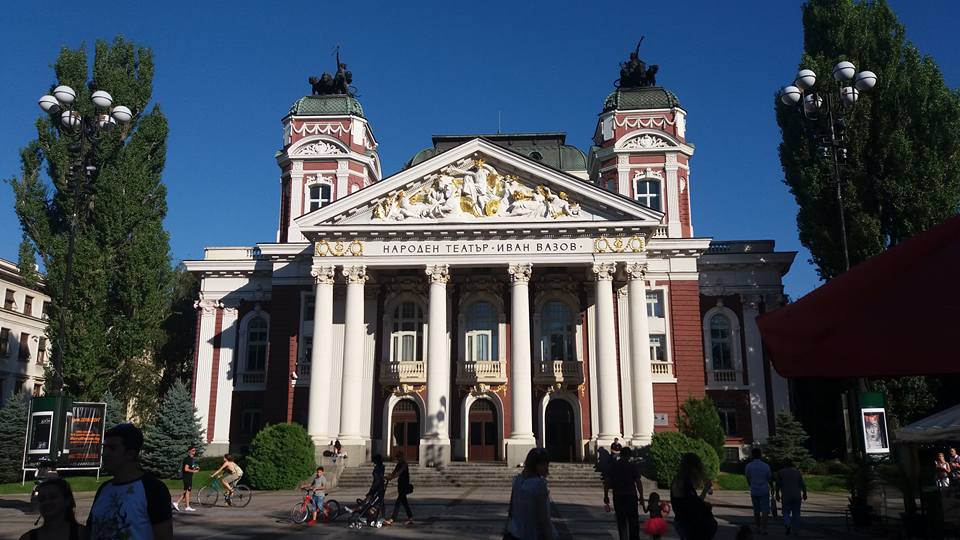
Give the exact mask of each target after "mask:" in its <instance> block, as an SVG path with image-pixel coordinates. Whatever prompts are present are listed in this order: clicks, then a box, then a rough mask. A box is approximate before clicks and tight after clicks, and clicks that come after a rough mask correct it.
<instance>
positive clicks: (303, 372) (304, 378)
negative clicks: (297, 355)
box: [297, 362, 310, 384]
mask: <svg viewBox="0 0 960 540" xmlns="http://www.w3.org/2000/svg"><path fill="white" fill-rule="evenodd" d="M297 382H298V383H299V384H307V383H309V382H310V364H301V363H300V362H297Z"/></svg>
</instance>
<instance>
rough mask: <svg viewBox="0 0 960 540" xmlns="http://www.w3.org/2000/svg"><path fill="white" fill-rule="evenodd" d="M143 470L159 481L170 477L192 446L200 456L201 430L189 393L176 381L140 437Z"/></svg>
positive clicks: (201, 445) (175, 473)
mask: <svg viewBox="0 0 960 540" xmlns="http://www.w3.org/2000/svg"><path fill="white" fill-rule="evenodd" d="M143 439H144V440H143V453H142V454H141V455H142V460H141V462H142V463H143V467H144V468H145V469H147V470H148V471H150V472H152V473H153V474H155V475H157V476H159V477H161V478H172V477H174V476H176V475H177V472H178V470H179V469H180V462H181V460H182V459H183V456H184V455H186V453H187V449H188V448H189V447H191V446H195V447H196V448H197V453H198V454H201V453H203V447H204V443H203V430H202V429H200V419H199V418H198V417H197V409H196V408H195V407H194V406H193V399H192V398H191V397H190V390H189V389H187V386H186V385H185V384H183V382H182V381H177V382H176V383H174V385H173V386H172V387H171V388H170V391H169V392H167V395H166V396H165V397H164V398H163V402H161V403H160V408H159V409H158V410H157V414H156V417H155V418H154V420H153V422H151V423H150V424H149V425H147V427H146V430H145V433H144V437H143Z"/></svg>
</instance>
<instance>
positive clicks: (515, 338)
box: [506, 263, 537, 466]
mask: <svg viewBox="0 0 960 540" xmlns="http://www.w3.org/2000/svg"><path fill="white" fill-rule="evenodd" d="M507 272H509V273H510V300H511V302H510V304H511V313H510V382H509V384H508V386H509V388H510V401H511V406H512V411H511V413H512V414H511V425H512V431H511V433H510V439H509V440H508V441H506V443H507V465H508V466H513V465H516V464H519V463H522V462H523V460H524V458H525V457H526V455H527V452H528V451H529V450H530V449H531V448H533V447H534V446H536V445H537V441H536V439H534V437H533V389H532V388H531V386H532V384H533V377H532V375H531V369H530V364H531V358H530V275H531V273H532V272H533V265H532V264H530V263H521V264H511V265H510V266H509V267H508V268H507Z"/></svg>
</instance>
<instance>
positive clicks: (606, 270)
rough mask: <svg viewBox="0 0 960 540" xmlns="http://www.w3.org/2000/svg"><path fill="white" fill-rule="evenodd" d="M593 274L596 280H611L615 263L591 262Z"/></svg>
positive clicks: (615, 266) (614, 271) (615, 269)
mask: <svg viewBox="0 0 960 540" xmlns="http://www.w3.org/2000/svg"><path fill="white" fill-rule="evenodd" d="M592 270H593V274H594V278H595V279H596V280H597V281H613V274H615V273H616V271H617V263H612V262H602V263H593V268H592Z"/></svg>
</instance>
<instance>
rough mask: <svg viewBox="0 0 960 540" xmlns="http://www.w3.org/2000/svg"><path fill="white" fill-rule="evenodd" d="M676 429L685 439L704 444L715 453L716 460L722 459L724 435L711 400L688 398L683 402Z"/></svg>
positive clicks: (718, 414)
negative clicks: (700, 441)
mask: <svg viewBox="0 0 960 540" xmlns="http://www.w3.org/2000/svg"><path fill="white" fill-rule="evenodd" d="M677 429H679V430H680V433H683V434H684V435H686V436H687V437H690V438H692V439H700V440H702V441H704V442H706V443H707V444H709V445H710V446H711V447H712V448H713V450H714V451H715V452H716V453H717V459H723V441H724V439H726V435H725V434H724V433H723V425H722V424H721V423H720V413H718V412H717V407H716V405H714V404H713V400H712V399H710V398H708V397H705V398H703V399H694V398H688V399H687V401H685V402H683V405H681V406H680V414H679V415H678V417H677Z"/></svg>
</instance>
